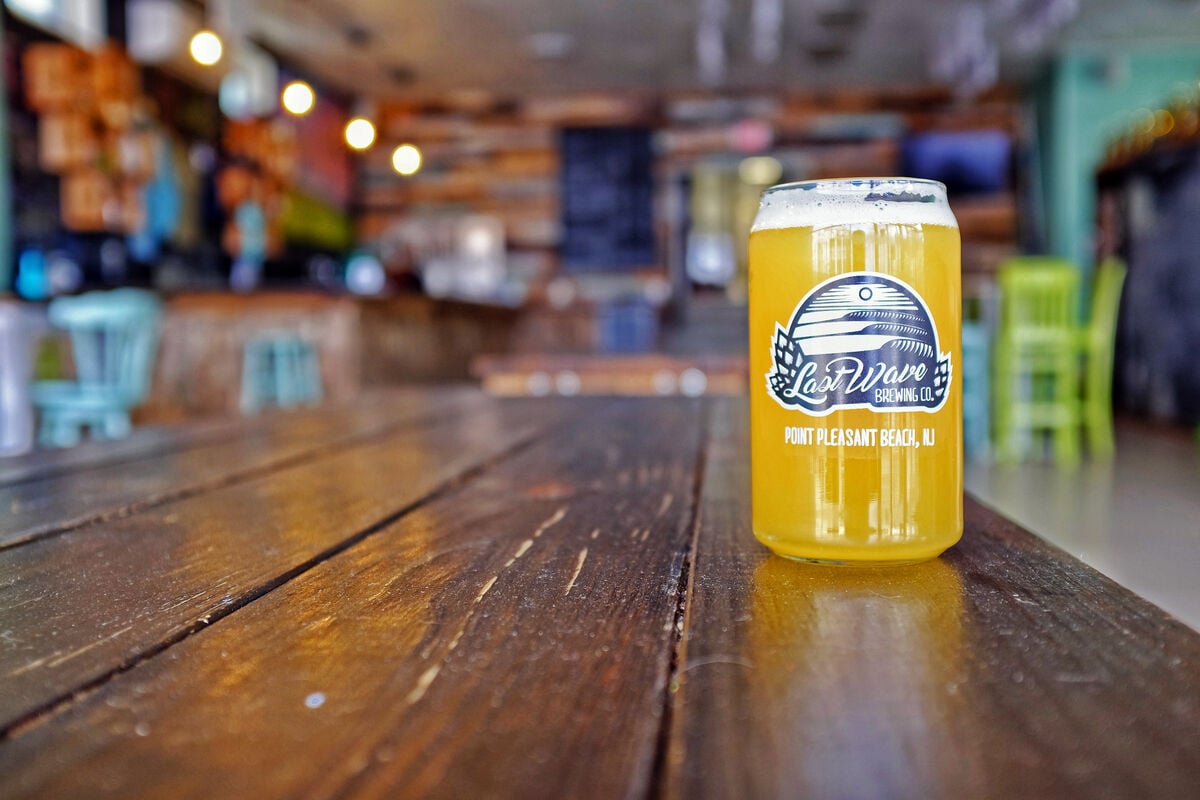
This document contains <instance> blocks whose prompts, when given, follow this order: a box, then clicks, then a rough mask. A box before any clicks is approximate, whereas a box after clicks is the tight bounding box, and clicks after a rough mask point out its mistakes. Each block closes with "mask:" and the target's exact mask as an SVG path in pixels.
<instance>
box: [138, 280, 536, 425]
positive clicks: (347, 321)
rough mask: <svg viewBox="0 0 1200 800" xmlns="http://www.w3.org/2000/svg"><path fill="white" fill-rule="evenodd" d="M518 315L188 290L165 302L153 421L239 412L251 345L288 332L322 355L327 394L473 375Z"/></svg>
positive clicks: (468, 307) (505, 345) (506, 341)
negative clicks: (481, 356) (478, 359)
mask: <svg viewBox="0 0 1200 800" xmlns="http://www.w3.org/2000/svg"><path fill="white" fill-rule="evenodd" d="M518 316H519V312H517V311H515V310H513V309H508V308H502V307H496V306H486V305H477V304H471V303H463V302H456V301H443V300H432V299H429V298H426V297H423V296H419V295H403V296H397V297H390V298H379V299H375V298H371V299H364V298H358V297H347V296H334V295H327V294H321V293H318V292H259V293H254V294H246V295H239V294H233V293H223V292H222V293H215V292H205V293H188V294H180V295H176V296H174V297H171V298H170V299H169V300H167V301H166V313H165V315H164V319H163V327H162V342H161V344H160V347H159V355H158V365H157V368H156V371H155V383H154V389H153V391H152V394H151V397H150V400H149V402H148V404H147V406H146V408H145V409H143V411H142V412H141V415H140V416H141V418H142V419H143V420H147V421H155V422H163V421H169V420H178V419H185V418H189V417H198V416H212V415H217V414H236V413H237V411H238V397H239V389H240V381H241V369H242V353H243V349H244V347H245V344H246V342H247V341H248V340H249V339H250V338H252V337H254V336H256V335H259V334H262V333H266V332H272V331H287V332H289V333H293V334H297V335H299V336H300V337H302V338H303V339H305V340H307V341H309V342H310V343H312V344H313V345H314V346H315V347H316V349H317V352H318V355H319V360H320V366H321V380H322V383H323V385H324V390H325V395H326V398H327V399H328V400H330V401H333V402H339V401H345V400H348V399H351V398H353V397H354V396H355V395H357V394H358V393H359V392H360V391H361V390H362V389H363V388H364V387H371V386H384V385H395V384H402V383H432V382H439V381H454V380H460V381H461V380H467V379H468V378H469V369H468V365H469V363H470V359H471V357H472V356H474V355H475V354H477V353H479V352H508V350H509V349H510V342H511V340H512V334H513V331H514V329H515V326H516V322H517V319H518Z"/></svg>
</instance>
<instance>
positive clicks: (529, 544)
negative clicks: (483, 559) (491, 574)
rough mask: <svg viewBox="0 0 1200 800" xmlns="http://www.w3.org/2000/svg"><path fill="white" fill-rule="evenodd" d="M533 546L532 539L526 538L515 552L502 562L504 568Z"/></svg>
mask: <svg viewBox="0 0 1200 800" xmlns="http://www.w3.org/2000/svg"><path fill="white" fill-rule="evenodd" d="M531 547H533V539H526V540H525V541H523V542H521V544H520V545H519V546H518V547H517V552H515V553H513V556H512V558H510V559H509V560H508V561H506V562H505V563H504V567H505V569H507V568H508V567H511V566H512V565H513V564H515V563H516V561H517V559H518V558H520V557H521V556H523V555H525V554H526V553H528V552H529V548H531Z"/></svg>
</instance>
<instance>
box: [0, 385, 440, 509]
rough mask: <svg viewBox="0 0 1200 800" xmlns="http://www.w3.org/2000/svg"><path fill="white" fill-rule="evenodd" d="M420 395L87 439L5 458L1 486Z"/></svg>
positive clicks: (389, 393) (400, 393) (377, 395)
mask: <svg viewBox="0 0 1200 800" xmlns="http://www.w3.org/2000/svg"><path fill="white" fill-rule="evenodd" d="M417 394H418V392H417V391H413V390H407V389H399V390H397V389H390V390H386V391H374V392H369V393H366V394H364V395H363V396H362V397H360V398H357V399H356V401H355V402H353V403H349V404H342V405H340V406H337V405H326V406H323V407H321V408H319V409H297V410H293V411H287V412H268V413H264V414H262V415H260V416H256V417H234V418H230V417H218V418H212V419H199V420H193V421H190V422H188V423H186V424H179V425H150V426H146V427H137V428H134V430H133V433H132V434H130V436H129V437H128V438H125V439H120V440H117V441H113V442H100V441H93V440H87V441H84V442H83V443H81V444H80V445H78V446H77V447H71V448H67V449H48V450H35V451H33V452H32V453H28V454H26V455H23V456H16V457H13V458H5V459H0V486H7V485H9V484H12V483H20V482H22V481H29V480H36V479H38V478H47V477H50V476H52V475H61V474H63V473H67V472H78V471H79V470H84V469H93V468H95V467H100V466H107V465H111V464H119V463H124V462H128V461H137V460H139V459H144V458H154V457H157V456H160V455H164V454H166V453H172V452H178V451H180V450H185V449H187V448H189V447H205V446H208V445H213V444H218V443H220V442H228V441H231V440H233V439H237V438H239V437H242V436H246V435H247V434H252V433H254V432H255V431H260V430H262V428H263V427H264V426H266V427H270V426H274V425H277V424H281V423H282V424H288V421H290V420H292V419H297V420H311V419H316V418H321V417H325V416H328V415H329V414H330V413H341V412H342V411H344V410H346V408H351V407H362V406H366V405H374V404H379V403H387V402H394V401H395V399H396V398H398V397H404V396H415V395H417Z"/></svg>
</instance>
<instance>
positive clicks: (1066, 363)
mask: <svg viewBox="0 0 1200 800" xmlns="http://www.w3.org/2000/svg"><path fill="white" fill-rule="evenodd" d="M999 286H1000V319H999V327H998V330H997V332H996V339H995V347H994V355H993V381H992V386H993V399H994V401H995V402H994V406H993V411H994V418H995V423H994V424H995V428H994V434H995V445H996V457H997V459H998V460H1000V461H1004V462H1014V461H1018V460H1021V459H1023V458H1025V457H1027V456H1028V455H1029V450H1030V448H1031V445H1032V443H1033V442H1034V441H1035V437H1036V436H1037V435H1038V434H1040V433H1042V432H1049V433H1051V434H1052V436H1053V442H1054V457H1055V460H1056V461H1058V462H1059V463H1061V464H1068V465H1069V464H1075V463H1078V461H1079V451H1080V447H1079V440H1080V424H1081V414H1080V403H1079V350H1078V343H1079V333H1078V323H1077V318H1076V309H1077V308H1078V303H1079V271H1078V270H1077V269H1076V268H1075V267H1074V265H1072V264H1071V263H1070V262H1069V261H1066V260H1063V259H1056V258H1046V257H1038V256H1027V257H1021V258H1014V259H1010V260H1008V261H1006V262H1005V263H1004V264H1002V265H1001V267H1000V275H999Z"/></svg>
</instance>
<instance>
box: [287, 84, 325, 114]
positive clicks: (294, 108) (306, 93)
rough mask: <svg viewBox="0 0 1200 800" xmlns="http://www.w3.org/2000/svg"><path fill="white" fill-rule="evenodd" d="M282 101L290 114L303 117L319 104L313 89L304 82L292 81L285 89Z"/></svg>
mask: <svg viewBox="0 0 1200 800" xmlns="http://www.w3.org/2000/svg"><path fill="white" fill-rule="evenodd" d="M280 101H281V102H282V103H283V107H284V109H285V110H286V111H287V112H288V113H289V114H294V115H296V116H297V117H301V116H304V115H305V114H307V113H308V112H310V111H312V109H313V106H314V105H316V103H317V95H316V93H315V92H313V89H312V87H311V86H309V85H308V84H307V83H305V82H304V81H292V82H291V83H289V84H288V85H287V86H285V87H283V93H282V94H281V95H280Z"/></svg>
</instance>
